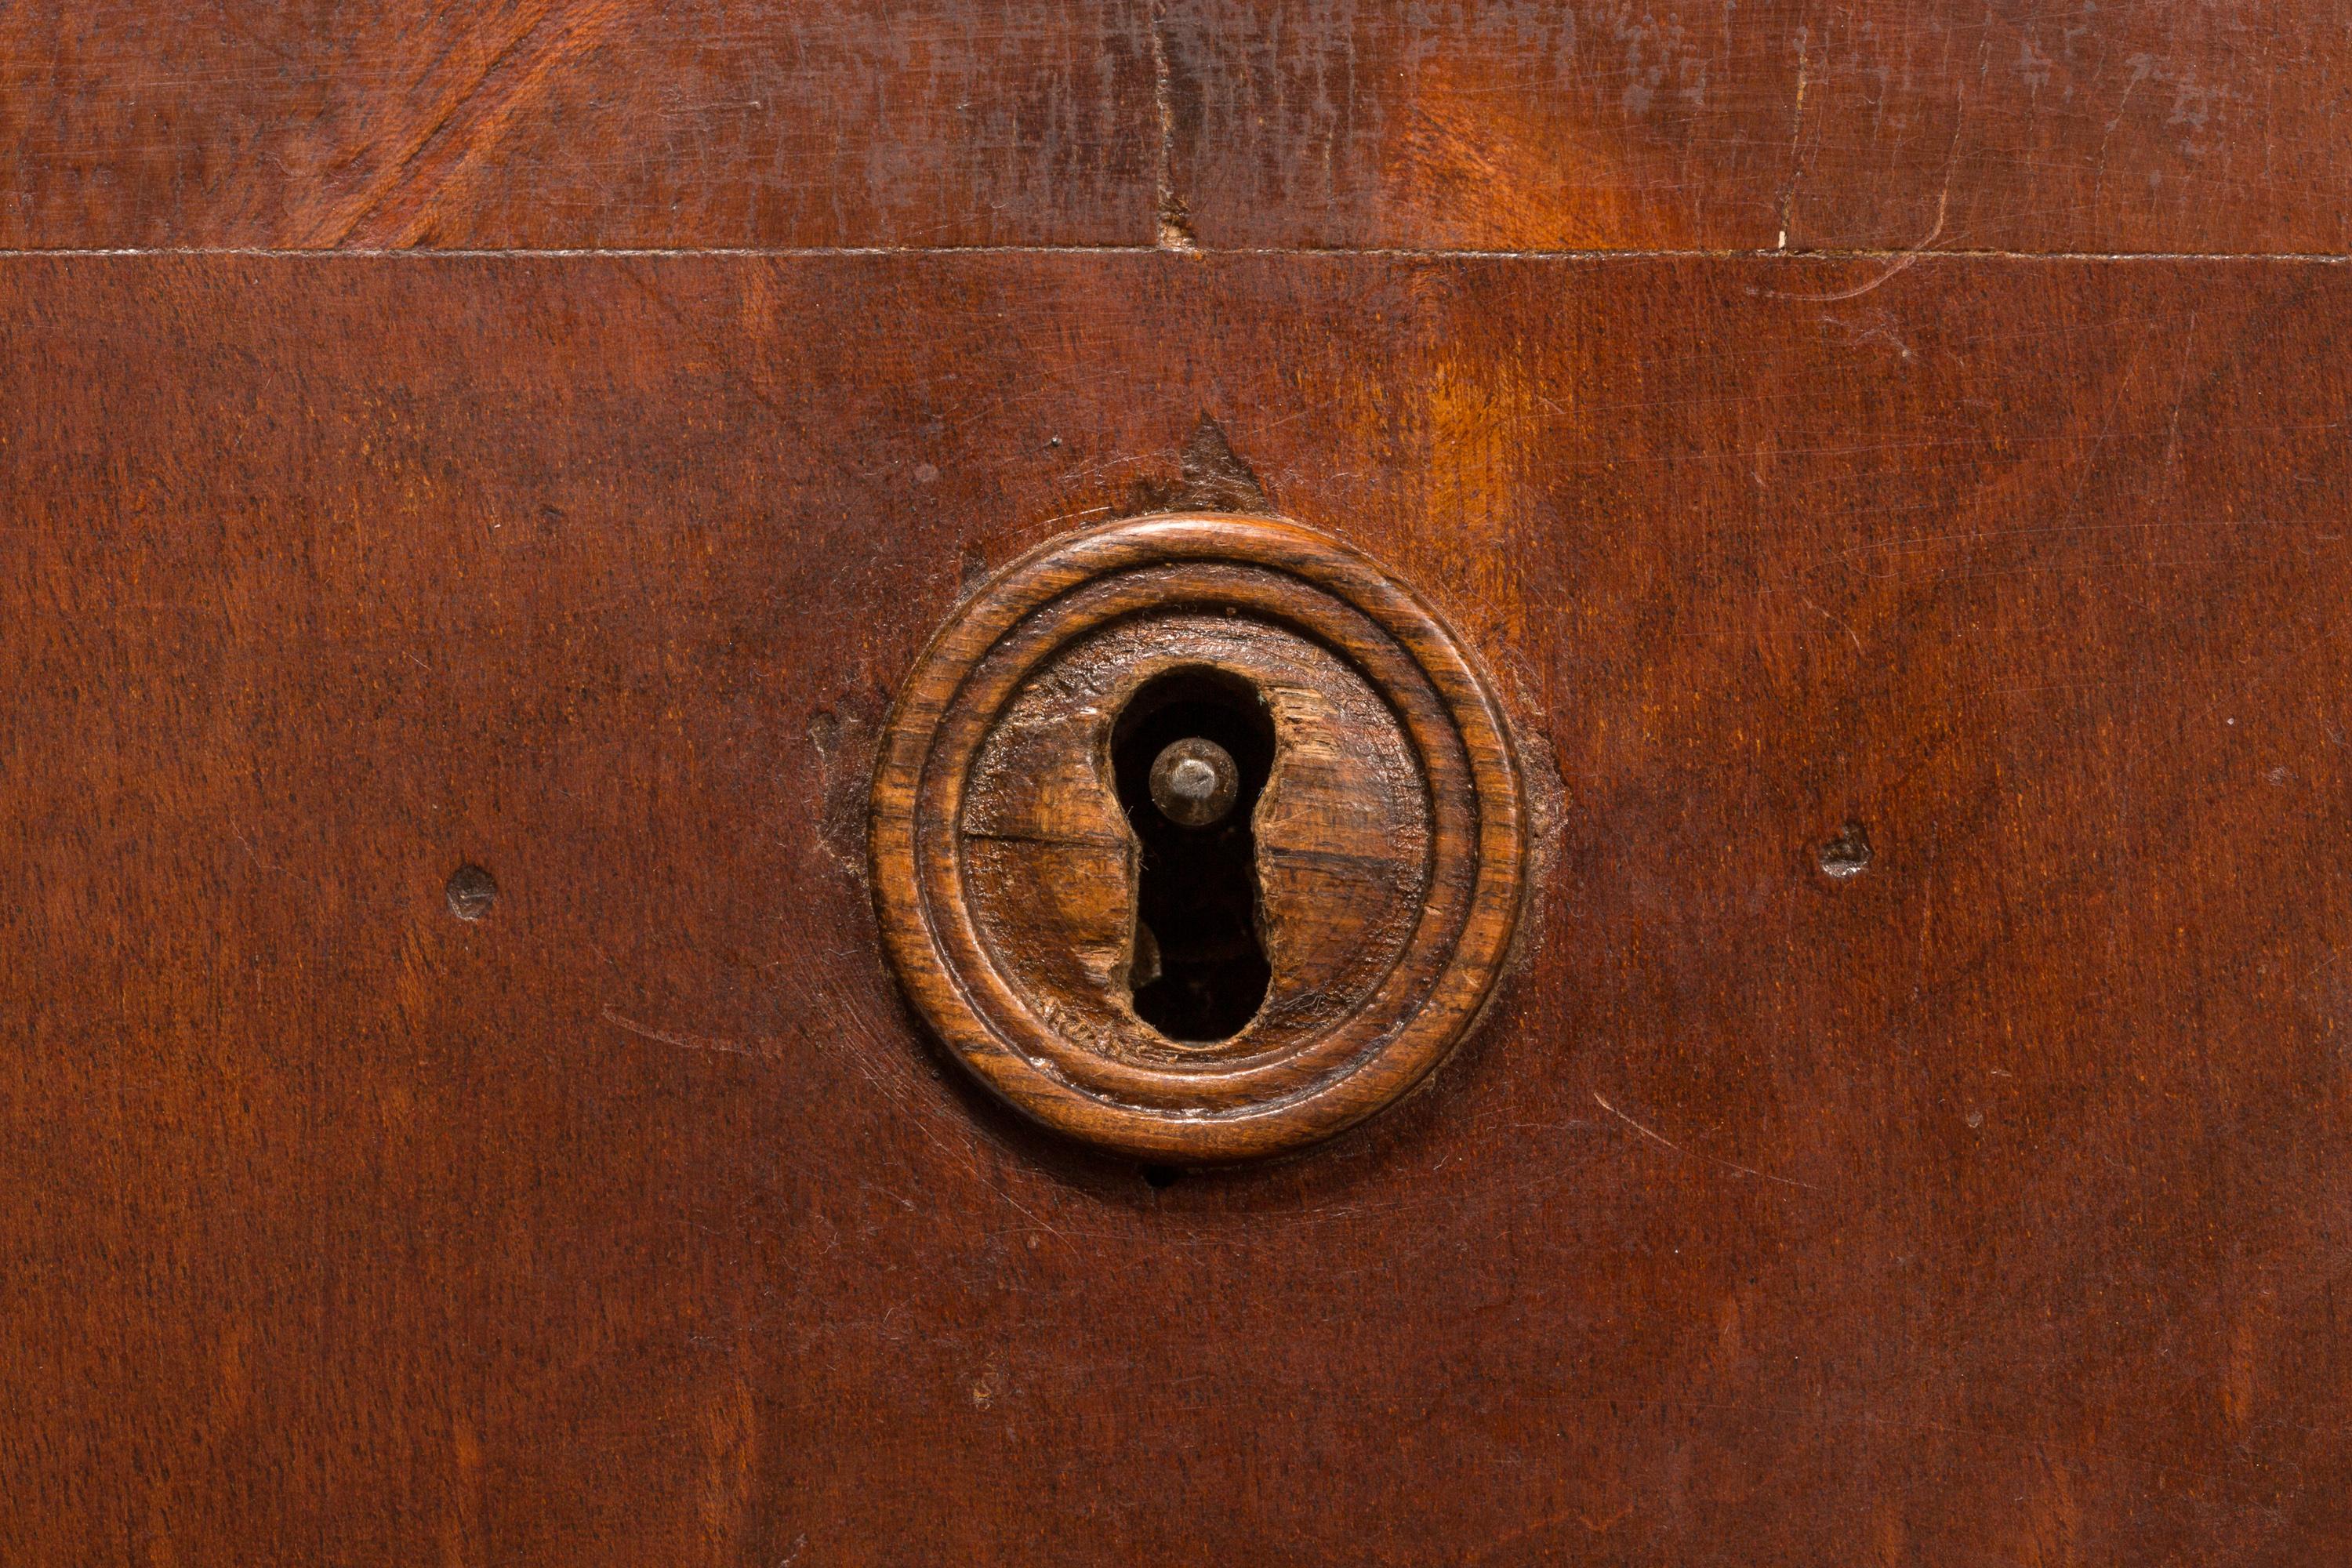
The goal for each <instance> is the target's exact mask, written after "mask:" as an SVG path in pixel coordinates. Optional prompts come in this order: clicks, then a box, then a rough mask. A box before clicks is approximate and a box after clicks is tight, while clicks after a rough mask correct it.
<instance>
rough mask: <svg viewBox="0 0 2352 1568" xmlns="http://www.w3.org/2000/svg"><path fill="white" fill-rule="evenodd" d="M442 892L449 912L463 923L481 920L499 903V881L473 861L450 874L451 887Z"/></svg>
mask: <svg viewBox="0 0 2352 1568" xmlns="http://www.w3.org/2000/svg"><path fill="white" fill-rule="evenodd" d="M442 891H443V893H444V894H445V895H446V897H447V899H448V900H449V912H450V913H451V914H453V915H456V916H457V918H458V919H459V920H461V921H478V920H480V919H481V918H482V917H483V916H484V915H486V914H488V913H489V912H490V906H491V905H492V904H495V903H497V902H498V901H499V883H498V879H497V878H495V877H493V876H491V875H490V874H489V873H488V871H486V870H484V869H482V868H481V867H479V866H477V865H475V864H474V863H473V862H472V861H471V860H468V861H467V862H466V863H465V864H464V865H462V866H460V867H458V868H457V869H456V870H454V871H452V872H450V873H449V885H448V886H447V887H446V888H445V889H442Z"/></svg>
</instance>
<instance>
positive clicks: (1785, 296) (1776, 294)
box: [1765, 178, 1952, 305]
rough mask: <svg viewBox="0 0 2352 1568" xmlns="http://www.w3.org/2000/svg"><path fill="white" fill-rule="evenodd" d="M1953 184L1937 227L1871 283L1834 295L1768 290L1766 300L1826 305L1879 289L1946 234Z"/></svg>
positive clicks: (1939, 205)
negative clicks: (1945, 220)
mask: <svg viewBox="0 0 2352 1568" xmlns="http://www.w3.org/2000/svg"><path fill="white" fill-rule="evenodd" d="M1951 197H1952V187H1951V182H1950V180H1949V179H1948V178H1947V180H1946V181H1945V184H1944V194H1943V195H1939V196H1937V198H1936V223H1935V226H1934V227H1932V228H1930V229H1929V230H1928V231H1927V237H1926V238H1924V239H1922V240H1921V241H1920V242H1919V243H1918V244H1916V245H1915V246H1913V247H1911V248H1910V249H1908V250H1906V251H1905V252H1904V253H1903V254H1902V255H1900V256H1898V257H1896V258H1895V261H1894V264H1893V265H1892V266H1889V267H1888V268H1886V269H1885V271H1883V272H1881V273H1880V274H1879V275H1878V276H1877V277H1875V278H1874V279H1871V280H1870V281H1869V282H1867V283H1864V284H1859V285H1857V286H1856V287H1854V288H1852V289H1838V290H1836V291H1835V292H1834V293H1829V294H1789V293H1783V292H1782V291H1780V289H1766V290H1765V298H1766V299H1768V300H1809V301H1812V302H1816V303H1820V304H1824V305H1826V304H1830V303H1832V302H1834V301H1836V300H1858V299H1860V298H1861V297H1862V296H1863V295H1864V294H1867V293H1869V292H1870V291H1871V290H1872V289H1875V288H1877V287H1878V286H1879V285H1880V284H1882V283H1884V282H1885V281H1886V280H1887V279H1890V278H1892V277H1894V276H1895V274H1896V273H1898V272H1900V271H1902V270H1903V269H1904V268H1907V267H1909V266H1911V265H1912V264H1913V263H1914V262H1916V261H1917V260H1918V259H1919V258H1921V257H1922V256H1925V255H1927V251H1928V249H1929V247H1932V246H1933V245H1934V244H1935V243H1936V241H1937V238H1938V237H1940V236H1941V235H1942V234H1943V232H1944V210H1945V207H1946V205H1948V203H1949V202H1950V201H1951Z"/></svg>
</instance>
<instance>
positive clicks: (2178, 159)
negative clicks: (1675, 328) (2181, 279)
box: [1165, 0, 2352, 253]
mask: <svg viewBox="0 0 2352 1568" xmlns="http://www.w3.org/2000/svg"><path fill="white" fill-rule="evenodd" d="M1165 12H1166V24H1165V26H1166V31H1167V35H1168V40H1169V42H1168V47H1167V54H1168V58H1169V61H1170V66H1171V77H1170V80H1171V149H1172V153H1173V157H1172V162H1171V169H1172V183H1173V187H1174V189H1175V191H1176V192H1177V193H1178V195H1180V196H1181V200H1182V201H1183V203H1184V204H1185V205H1186V207H1187V209H1188V210H1189V213H1190V216H1191V222H1192V230H1193V232H1194V234H1195V235H1196V236H1197V237H1198V239H1199V242H1200V243H1201V244H1202V245H1204V246H1212V247H1216V246H1268V247H1286V246H1315V247H1339V248H1353V247H1405V248H1454V249H1463V248H1468V249H1508V250H1520V249H1603V250H1614V249H1651V248H1665V249H1765V248H1772V247H1795V248H1800V249H1802V248H1808V247H1820V248H1864V249H1869V248H1889V249H1910V248H1914V247H1938V248H1943V249H1982V250H2011V251H2030V252H2053V251H2054V252H2107V251H2157V252H2167V251H2169V252H2224V253H2228V252H2241V251H2265V252H2329V253H2338V252H2341V251H2343V250H2344V249H2345V248H2346V247H2347V243H2352V153H2347V143H2346V142H2345V139H2344V137H2343V135H2342V134H2341V128H2340V121H2341V118H2342V115H2343V112H2344V110H2345V105H2346V102H2347V94H2352V64H2347V62H2352V34H2347V26H2348V25H2347V21H2346V18H2345V16H2344V13H2343V11H2342V8H2341V7H2340V6H2336V5H2327V4H2322V3H2315V0H2223V3H2220V4H2205V3H2186V0H2157V3H2154V4H2138V5H2099V4H2094V3H2093V0H1995V3H1993V4H1990V5H1987V4H1982V3H1980V0H1862V3H1860V4H1855V3H1853V0H1760V3H1759V4H1754V5H1739V6H1737V7H1734V8H1732V9H1729V10H1727V9H1726V8H1725V7H1723V6H1721V5H1714V4H1706V5H1695V4H1675V3H1672V0H1669V3H1667V4H1664V5H1654V6H1646V7H1639V8H1636V7H1629V6H1626V5H1619V4H1616V3H1614V0H1575V3H1571V4H1566V5H1558V4H1551V3H1549V0H1499V3H1491V4H1480V5H1428V4H1422V3H1420V0H1393V3H1388V0H1168V3H1167V5H1165Z"/></svg>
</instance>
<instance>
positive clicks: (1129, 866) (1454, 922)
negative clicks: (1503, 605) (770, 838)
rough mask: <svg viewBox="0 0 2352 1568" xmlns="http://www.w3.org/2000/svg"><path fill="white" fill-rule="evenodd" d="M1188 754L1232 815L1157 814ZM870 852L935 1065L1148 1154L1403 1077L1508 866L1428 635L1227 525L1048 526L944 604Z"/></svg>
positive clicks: (1520, 834) (1508, 783)
mask: <svg viewBox="0 0 2352 1568" xmlns="http://www.w3.org/2000/svg"><path fill="white" fill-rule="evenodd" d="M1187 758H1191V759H1193V760H1194V762H1195V763H1198V762H1199V760H1200V759H1203V758H1205V759H1208V760H1209V764H1210V766H1209V769H1208V772H1206V773H1200V774H1199V779H1198V782H1199V784H1200V786H1201V788H1202V790H1203V791H1210V790H1211V787H1212V785H1213V789H1214V791H1218V792H1223V791H1230V792H1232V794H1233V795H1234V805H1232V806H1230V807H1229V808H1227V807H1223V806H1222V805H1220V806H1219V807H1218V809H1217V810H1215V811H1214V812H1213V813H1212V812H1210V811H1206V810H1202V811H1193V810H1191V809H1188V808H1184V807H1179V806H1176V805H1175V804H1174V800H1173V797H1172V796H1171V795H1169V793H1168V790H1169V773H1168V770H1169V769H1170V768H1171V767H1172V766H1174V765H1175V764H1176V763H1178V762H1181V761H1183V760H1184V759H1187ZM1155 766H1157V767H1158V768H1159V769H1160V804H1158V805H1155V803H1154V796H1153V793H1152V787H1153V786H1152V784H1151V783H1150V780H1151V776H1152V773H1153V770H1154V768H1155ZM1220 770H1230V772H1231V773H1232V775H1233V776H1232V777H1223V776H1218V777H1215V778H1213V779H1212V778H1211V777H1210V776H1209V773H1217V772H1219V771H1220ZM1196 771H1197V769H1196ZM1171 810H1172V813H1173V814H1172V816H1171ZM1211 818H1213V819H1211ZM870 849H871V854H872V859H873V867H872V869H873V879H874V895H875V906H876V909H877V913H878V916H879V919H880V922H881V930H882V937H883V942H884V943H885V946H886V947H887V951H888V953H889V956H890V959H891V962H892V963H893V964H894V965H895V967H896V968H897V970H898V976H899V979H900V981H901V983H902V984H904V986H905V987H906V990H907V993H908V996H909V997H910V998H911V999H912V1000H913V1002H914V1004H915V1005H916V1007H917V1008H918V1009H919V1011H920V1012H921V1013H922V1015H923V1016H924V1017H925V1018H926V1019H927V1020H928V1021H929V1024H930V1025H931V1026H932V1027H933V1028H934V1029H935V1030H937V1032H938V1034H939V1036H940V1039H941V1040H942V1041H943V1042H944V1043H945V1044H946V1046H947V1047H948V1048H949V1049H950V1051H952V1052H953V1053H954V1054H955V1056H956V1057H957V1058H958V1059H959V1060H961V1062H962V1063H963V1064H964V1065H965V1066H966V1067H967V1068H970V1069H971V1071H972V1072H973V1073H974V1074H975V1075H976V1076H977V1077H978V1078H979V1079H980V1080H981V1081H982V1083H983V1084H985V1085H986V1086H987V1087H988V1088H989V1089H992V1090H993V1091H995V1093H997V1094H998V1095H999V1096H1001V1097H1002V1098H1003V1099H1004V1100H1006V1101H1008V1102H1009V1103H1011V1104H1012V1105H1013V1106H1015V1107H1017V1108H1018V1109H1019V1110H1023V1111H1024V1112H1026V1113H1027V1114H1028V1115H1030V1116H1032V1117H1034V1118H1035V1119H1036V1120H1037V1121H1041V1122H1044V1123H1045V1124H1046V1125H1047V1126H1049V1127H1052V1128H1055V1129H1057V1130H1059V1131H1063V1132H1066V1133H1068V1134H1070V1135H1072V1136H1075V1137H1077V1138H1080V1139H1083V1140H1085V1141H1087V1142H1091V1143H1095V1144H1097V1145H1100V1146H1103V1147H1106V1148H1109V1149H1114V1150H1118V1151H1120V1152H1125V1153H1129V1154H1132V1155H1136V1156H1139V1157H1141V1158H1146V1159H1152V1160H1162V1161H1169V1162H1174V1163H1208V1162H1215V1161H1229V1160H1241V1159H1249V1158H1253V1157H1256V1156H1260V1155H1265V1154H1271V1153H1276V1152H1281V1151H1283V1150H1286V1149H1292V1148H1296V1147H1298V1146H1300V1145H1302V1144H1305V1143H1308V1142H1313V1141H1315V1140H1317V1139H1319V1138H1324V1137H1328V1135H1330V1134H1331V1133H1333V1132H1336V1131H1339V1130H1340V1129H1341V1128H1343V1127H1346V1126H1348V1125H1349V1124H1350V1123H1353V1122H1355V1121H1360V1120H1362V1119H1363V1118H1364V1117H1366V1116H1369V1115H1370V1114H1371V1113H1372V1112H1373V1111H1375V1110H1379V1109H1381V1107H1382V1106H1384V1105H1387V1104H1389V1103H1390V1102H1391V1101H1392V1100H1396V1099H1397V1098H1398V1097H1399V1096H1401V1095H1402V1094H1404V1093H1405V1092H1406V1091H1408V1090H1409V1089H1412V1087H1413V1086H1414V1085H1415V1084H1417V1083H1419V1082H1420V1081H1421V1080H1422V1079H1423V1078H1425V1077H1426V1076H1427V1075H1428V1073H1429V1072H1430V1070H1431V1069H1432V1068H1434V1067H1435V1066H1436V1065H1437V1064H1438V1063H1439V1062H1440V1061H1441V1060H1443V1059H1444V1056H1445V1054H1446V1052H1447V1051H1448V1050H1449V1049H1451V1048H1452V1047H1453V1046H1454V1043H1455V1041H1457V1040H1458V1039H1460V1038H1461V1037H1462V1035H1463V1033H1464V1032H1465V1030H1466V1029H1467V1028H1468V1027H1469V1026H1470V1025H1471V1024H1472V1022H1473V1021H1474V1020H1475V1018H1476V1017H1477V1016H1478V1014H1479V1012H1480V1011H1481V1009H1482V1008H1483V1007H1484V1006H1485V1005H1486V1000H1487V998H1488V997H1489V996H1490V995H1491V994H1493V991H1494V988H1495V984H1496V979H1497V977H1498V975H1499V973H1500V972H1501V969H1502V966H1503V963H1504V961H1505V957H1506V955H1507V952H1509V950H1510V945H1511V939H1512V934H1513V931H1514V929H1515V927H1516V925H1517V920H1518V914H1519V907H1520V900H1521V893H1522V884H1523V879H1524V872H1525V866H1526V862H1527V858H1528V852H1527V829H1526V824H1525V820H1524V811H1523V808H1522V804H1521V799H1520V786H1519V778H1518V772H1517V763H1516V761H1515V760H1514V758H1513V755H1512V752H1511V746H1510V742H1509V738H1508V735H1507V731H1506V729H1505V726H1504V722H1503V719H1502V714H1501V710H1500V709H1499V708H1498V707H1497V705H1496V701H1495V700H1494V697H1493V694H1492V693H1491V691H1490V690H1489V689H1488V687H1487V684H1486V681H1485V680H1484V679H1482V678H1481V676H1480V675H1479V673H1478V671H1477V669H1476V668H1475V667H1474V665H1473V664H1472V662H1471V660H1470V658H1468V656H1467V655H1466V654H1465V651H1464V649H1463V647H1461V645H1460V644H1459V642H1457V641H1456V639H1455V638H1454V636H1453V634H1452V633H1450V632H1449V631H1448V630H1447V629H1446V628H1445V626H1444V625H1443V624H1442V623H1441V622H1440V621H1439V619H1438V618H1437V616H1435V615H1433V613H1432V612H1431V611H1430V609H1429V607H1428V606H1427V605H1424V604H1423V602H1422V601H1421V599H1420V598H1419V597H1418V596H1417V595H1414V594H1413V593H1412V591H1411V590H1410V589H1409V588H1407V587H1405V586H1404V585H1403V584H1401V583H1399V582H1398V581H1397V580H1396V579H1395V578H1394V577H1392V576H1391V575H1390V574H1388V573H1387V572H1385V571H1383V570H1382V569H1381V567H1380V566H1379V565H1378V564H1377V563H1374V562H1373V561H1372V560H1371V559H1370V557H1368V556H1366V555H1364V554H1363V553H1362V552H1359V551H1357V550H1354V549H1352V548H1350V547H1349V546H1347V545H1344V544H1341V543H1339V542H1338V541H1336V540H1333V539H1331V538H1329V537H1328V536H1326V535H1324V534H1321V533H1318V532H1316V531H1313V530H1311V529H1308V528H1306V527H1303V526H1301V525H1299V524H1297V523H1295V522H1290V521H1284V520H1281V519H1276V518H1240V517H1233V516H1226V515H1182V516H1168V517H1154V518H1148V519H1142V520H1139V521H1129V522H1121V523H1114V524H1110V525H1108V526H1105V527H1100V528H1095V529H1088V530H1085V531H1079V532H1076V533H1072V534H1067V535H1065V536H1063V537H1061V538H1059V539H1055V540H1053V541H1050V542H1047V543H1046V544H1045V545H1043V546H1041V547H1040V548H1038V549H1036V550H1034V551H1032V552H1030V553H1029V554H1027V555H1025V556H1024V557H1023V558H1022V559H1020V560H1019V561H1016V562H1014V563H1013V564H1012V565H1011V566H1009V567H1007V568H1006V569H1005V570H1004V571H1003V572H1002V573H1000V574H998V575H997V576H996V577H995V578H994V579H992V581H991V582H990V583H989V584H987V585H986V586H985V587H984V588H982V590H981V591H980V592H979V593H978V594H976V595H973V596H972V597H971V599H970V600H969V601H967V602H966V603H965V604H964V605H962V606H961V608H959V609H958V610H957V611H956V613H955V614H954V615H953V616H951V617H950V619H949V621H948V623H947V625H946V626H942V627H941V628H940V632H939V634H938V635H937V636H936V637H934V638H933V639H932V642H931V644H930V647H929V648H928V649H927V650H926V651H925V652H924V654H923V656H922V658H921V659H920V660H919V663H918V664H917V666H916V668H915V670H914V673H913V674H912V676H910V677H909V679H908V682H907V685H906V688H905V689H904V690H903V691H902V692H901V693H900V695H899V698H898V705H897V707H896V709H895V710H893V712H892V715H891V720H890V723H889V726H888V729H887V732H886V733H885V735H884V737H883V742H882V748H881V752H880V756H879V759H878V762H877V770H876V775H875V781H874V795H873V821H872V832H871V840H870Z"/></svg>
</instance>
